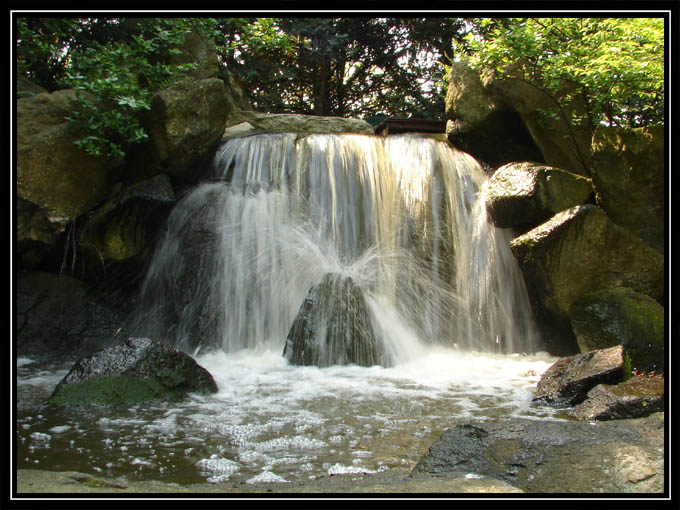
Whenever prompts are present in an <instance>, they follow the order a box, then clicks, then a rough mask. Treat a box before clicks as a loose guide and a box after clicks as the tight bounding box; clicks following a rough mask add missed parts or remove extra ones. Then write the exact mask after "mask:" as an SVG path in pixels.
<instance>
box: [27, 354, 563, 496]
mask: <svg viewBox="0 0 680 510" xmlns="http://www.w3.org/2000/svg"><path fill="white" fill-rule="evenodd" d="M196 359H197V361H198V362H199V364H201V365H202V366H204V367H205V368H206V369H208V370H209V371H210V372H211V373H212V374H213V377H214V378H215V381H216V382H217V384H218V387H219V391H218V393H216V394H214V395H209V396H202V395H200V396H199V395H191V396H190V397H189V398H187V399H185V400H184V401H182V402H180V403H175V402H173V403H160V402H159V403H153V404H150V405H144V406H135V407H130V408H122V409H111V408H97V407H91V408H72V409H56V408H50V407H47V406H45V405H44V402H45V401H46V400H47V398H48V397H49V395H50V393H51V392H52V390H53V389H54V387H55V386H56V384H57V383H58V382H59V380H61V378H62V377H63V376H64V375H65V374H66V373H67V371H68V368H70V365H68V364H66V365H60V366H54V365H45V364H42V363H39V362H36V361H34V360H31V359H28V358H20V359H18V360H17V410H16V416H15V417H16V467H17V468H18V469H28V468H32V469H49V470H55V471H78V472H82V473H90V474H94V475H101V476H107V477H111V478H120V479H123V480H130V481H136V480H160V481H165V482H174V483H181V484H190V483H200V482H208V483H219V482H225V481H229V482H231V483H261V482H268V481H270V482H284V481H285V482H296V481H303V480H311V479H314V478H318V477H321V476H329V475H335V474H344V473H375V472H381V471H385V470H390V469H410V468H411V467H413V466H414V465H415V464H416V463H417V462H418V460H419V459H420V457H421V456H422V455H423V454H424V453H425V452H426V451H427V449H428V448H429V446H430V445H431V444H432V443H433V442H434V441H435V440H436V439H437V438H438V437H439V435H440V434H441V433H442V431H443V430H444V429H445V428H447V427H450V426H452V425H454V424H455V423H457V422H460V421H469V420H486V419H491V418H501V419H508V420H512V419H513V418H515V417H525V418H526V417H528V418H535V419H538V420H540V419H551V420H554V419H559V418H558V417H557V416H556V412H555V410H553V409H551V408H547V407H543V406H539V405H536V404H533V403H532V402H531V397H532V391H533V388H534V386H535V384H536V382H537V380H538V378H539V377H540V375H541V374H542V373H543V372H544V371H545V370H546V369H547V368H548V367H549V366H550V365H551V364H552V363H553V362H554V361H555V358H552V357H550V356H548V355H547V354H545V353H538V354H534V355H519V354H512V355H490V354H479V353H471V352H462V351H458V350H456V349H445V348H440V347H433V348H430V349H427V350H426V351H424V352H423V353H422V355H420V356H418V357H416V358H415V359H413V360H412V361H410V362H408V363H403V364H400V365H397V366H395V367H391V368H382V367H378V366H376V367H369V368H366V367H359V366H353V365H348V366H333V367H327V368H317V367H308V366H305V367H299V366H292V365H289V364H288V363H287V362H286V360H285V359H283V358H282V357H281V354H280V353H279V352H272V351H267V350H263V351H253V350H244V351H240V352H236V353H232V354H228V355H227V354H224V353H222V352H216V353H212V354H203V355H199V356H197V358H196Z"/></svg>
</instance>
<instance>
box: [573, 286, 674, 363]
mask: <svg viewBox="0 0 680 510" xmlns="http://www.w3.org/2000/svg"><path fill="white" fill-rule="evenodd" d="M569 315H570V318H571V325H572V328H573V330H574V334H575V335H576V340H577V341H578V346H579V349H580V350H581V352H587V351H591V350H595V349H604V348H606V347H612V346H614V345H623V346H624V347H625V348H626V350H627V351H628V353H629V354H630V357H631V362H632V364H633V368H636V369H638V370H642V371H650V370H657V371H663V369H664V331H665V330H664V308H663V307H662V306H661V305H660V304H659V303H658V302H657V301H656V300H654V299H652V298H651V297H649V296H647V295H645V294H641V293H639V292H635V291H634V290H633V289H629V288H627V287H614V288H611V289H604V290H600V291H595V292H589V293H587V294H584V295H583V296H581V297H579V298H578V299H577V300H576V301H574V302H573V303H572V305H571V309H570V312H569Z"/></svg>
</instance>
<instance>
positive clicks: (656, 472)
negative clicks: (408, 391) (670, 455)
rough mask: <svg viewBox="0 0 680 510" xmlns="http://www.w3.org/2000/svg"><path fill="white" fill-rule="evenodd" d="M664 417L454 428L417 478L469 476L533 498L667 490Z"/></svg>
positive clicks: (499, 422)
mask: <svg viewBox="0 0 680 510" xmlns="http://www.w3.org/2000/svg"><path fill="white" fill-rule="evenodd" d="M664 463H665V460H664V416H663V413H657V414H654V415H652V416H649V417H647V418H642V419H637V420H616V421H603V422H594V423H582V422H573V421H548V420H533V419H514V420H494V421H490V422H483V423H475V424H471V423H464V424H459V425H456V426H453V427H451V428H449V429H447V430H446V431H444V433H443V434H442V436H441V437H440V438H439V439H438V440H437V441H436V442H435V443H434V444H433V445H432V446H431V447H430V449H429V450H428V451H427V453H426V454H425V455H424V456H423V457H422V458H421V459H420V461H419V462H418V464H417V465H416V466H415V468H414V473H435V474H445V473H471V474H474V475H477V476H484V477H486V476H489V477H494V478H497V479H500V480H503V481H505V482H508V483H510V484H511V485H513V486H514V487H518V488H520V489H522V490H523V491H525V492H531V493H564V492H569V493H600V492H605V493H611V492H623V493H638V492H650V493H651V492H654V493H659V492H663V491H664V489H665V486H664V471H665V468H664Z"/></svg>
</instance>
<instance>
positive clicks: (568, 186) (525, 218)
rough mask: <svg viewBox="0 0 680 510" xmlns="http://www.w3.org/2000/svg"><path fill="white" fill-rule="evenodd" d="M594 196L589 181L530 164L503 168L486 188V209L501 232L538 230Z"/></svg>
mask: <svg viewBox="0 0 680 510" xmlns="http://www.w3.org/2000/svg"><path fill="white" fill-rule="evenodd" d="M592 194H593V184H592V181H591V180H590V179H588V178H586V177H583V176H581V175H577V174H573V173H571V172H567V171H566V170H561V169H559V168H554V167H551V166H548V165H544V164H541V163H534V162H529V161H524V162H518V163H509V164H507V165H503V166H502V167H500V168H499V169H498V170H496V171H495V172H494V174H493V175H492V176H491V178H490V179H489V180H488V181H487V183H486V184H485V201H486V209H487V211H488V212H489V216H490V217H491V219H492V221H493V223H494V224H495V225H496V226H497V227H501V228H508V227H519V226H525V225H531V226H535V225H537V224H539V223H542V222H543V221H545V220H547V219H548V218H550V217H551V216H553V215H554V214H555V213H558V212H560V211H564V210H565V209H569V208H570V207H574V206H577V205H582V204H584V203H585V202H586V201H587V200H588V199H589V198H590V196H591V195H592Z"/></svg>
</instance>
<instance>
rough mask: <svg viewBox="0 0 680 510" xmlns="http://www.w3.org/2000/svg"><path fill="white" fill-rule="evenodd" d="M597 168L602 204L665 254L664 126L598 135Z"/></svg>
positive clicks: (595, 143)
mask: <svg viewBox="0 0 680 510" xmlns="http://www.w3.org/2000/svg"><path fill="white" fill-rule="evenodd" d="M591 172H592V178H593V183H594V184H595V188H596V190H597V203H598V205H599V206H600V207H602V209H604V210H605V211H606V212H607V215H608V216H609V217H610V218H611V219H612V221H614V222H615V223H616V224H618V225H621V226H622V227H624V228H626V229H628V230H630V231H631V232H633V233H634V234H635V235H637V236H638V237H640V238H641V239H643V240H644V241H645V242H646V243H648V244H649V245H650V246H651V247H652V248H654V249H655V250H657V251H658V252H660V253H663V252H664V247H665V240H666V235H665V233H666V207H665V206H666V173H667V171H666V164H665V137H664V128H663V126H659V127H653V128H638V129H630V130H625V131H624V130H620V129H614V128H609V127H604V126H601V127H599V128H598V129H597V130H596V131H595V134H594V135H593V140H592V158H591Z"/></svg>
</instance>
